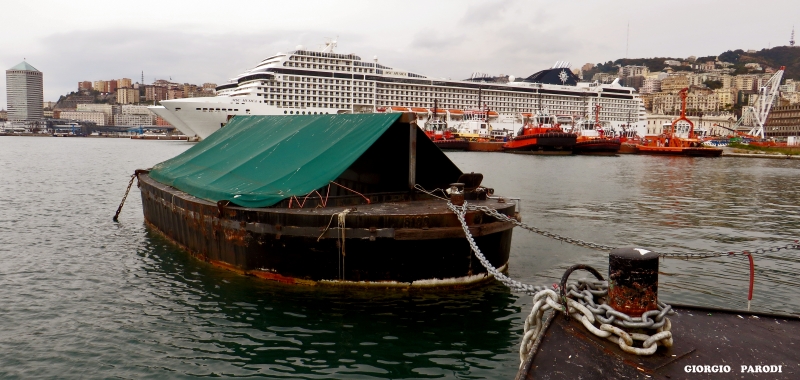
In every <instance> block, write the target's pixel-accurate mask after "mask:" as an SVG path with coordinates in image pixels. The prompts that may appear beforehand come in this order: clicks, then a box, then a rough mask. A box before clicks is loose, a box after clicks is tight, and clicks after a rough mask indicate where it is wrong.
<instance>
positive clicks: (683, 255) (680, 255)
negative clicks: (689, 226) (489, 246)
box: [465, 204, 800, 260]
mask: <svg viewBox="0 0 800 380" xmlns="http://www.w3.org/2000/svg"><path fill="white" fill-rule="evenodd" d="M465 206H466V204H465ZM466 208H467V209H468V210H470V211H482V212H484V213H486V214H487V215H489V216H491V217H494V218H495V219H497V220H500V221H504V222H511V223H514V225H516V226H518V227H521V228H524V229H526V230H528V231H531V232H533V233H536V234H539V235H542V236H545V237H549V238H552V239H555V240H558V241H563V242H565V243H569V244H573V245H577V246H579V247H586V248H590V249H594V250H598V251H611V250H612V249H615V248H617V247H612V246H610V245H604V244H598V243H592V242H588V241H583V240H580V239H573V238H571V237H567V236H562V235H559V234H556V233H553V232H549V231H545V230H543V229H541V228H538V227H534V226H529V225H527V224H525V223H523V222H521V221H519V220H517V219H514V218H512V217H510V216H508V215H505V214H501V213H500V212H498V211H497V210H495V209H493V208H491V207H486V206H472V205H469V206H466ZM790 249H792V250H797V249H800V243H799V242H798V241H797V240H795V241H794V242H793V243H789V244H786V245H782V246H774V247H769V248H759V249H754V250H742V251H717V252H659V253H658V255H659V256H660V257H663V258H675V259H685V260H691V259H707V258H712V257H723V256H736V255H739V256H748V255H752V254H764V253H773V252H779V251H781V250H790Z"/></svg>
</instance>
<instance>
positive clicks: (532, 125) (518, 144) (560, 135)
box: [503, 112, 578, 154]
mask: <svg viewBox="0 0 800 380" xmlns="http://www.w3.org/2000/svg"><path fill="white" fill-rule="evenodd" d="M577 139H578V136H577V135H576V134H574V133H570V132H565V131H564V130H563V129H562V128H561V124H559V123H558V122H557V120H556V117H555V116H553V115H549V114H547V112H543V113H536V114H535V115H533V116H532V117H531V118H530V119H528V118H526V122H525V124H524V125H523V126H522V129H521V130H520V131H519V133H517V135H516V136H514V137H513V138H512V139H511V140H509V141H508V142H506V143H505V144H504V145H503V149H504V150H505V151H510V152H519V153H541V154H571V153H572V148H573V147H574V146H575V142H576V141H577Z"/></svg>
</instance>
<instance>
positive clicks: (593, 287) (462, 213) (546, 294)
mask: <svg viewBox="0 0 800 380" xmlns="http://www.w3.org/2000/svg"><path fill="white" fill-rule="evenodd" d="M447 207H448V208H449V209H450V210H451V211H453V213H455V214H456V216H457V217H458V220H459V222H461V228H462V229H463V230H464V235H465V236H466V238H467V241H468V242H469V245H470V248H472V251H473V252H474V253H475V256H476V257H477V258H478V260H479V261H480V262H481V264H482V265H483V266H484V267H485V268H486V270H487V272H488V273H489V274H491V275H492V276H494V278H496V279H497V280H498V281H500V282H501V283H503V284H504V285H505V286H507V287H508V288H509V289H511V290H512V291H516V292H521V293H526V294H529V295H533V308H532V309H531V312H530V314H529V315H528V317H527V318H526V319H525V328H524V333H523V338H522V342H521V344H520V362H521V363H524V361H525V358H526V357H527V356H528V352H529V351H530V350H531V347H532V346H533V344H534V342H535V341H536V340H537V338H538V337H539V335H541V334H542V333H543V332H544V323H543V321H542V318H543V317H544V313H545V312H546V311H548V310H551V309H552V310H558V311H564V308H565V307H566V308H567V310H568V313H569V314H570V315H571V316H572V317H573V318H575V319H576V320H578V321H580V322H581V323H582V324H583V325H584V326H585V327H586V329H587V330H589V331H590V332H592V333H593V334H595V335H596V336H598V337H600V338H606V339H608V340H610V341H612V342H614V343H616V344H618V345H619V346H620V348H621V349H622V350H623V351H625V352H628V353H631V354H635V355H652V354H653V353H654V352H655V351H656V349H658V345H659V344H660V345H663V346H666V347H671V346H672V333H671V332H670V331H669V330H670V328H671V324H670V322H669V319H668V318H667V317H666V316H667V315H669V314H674V312H673V311H672V307H671V306H669V305H666V304H664V303H662V302H658V310H650V311H646V312H644V313H643V314H642V316H641V317H631V316H629V315H627V314H625V313H623V312H620V311H617V310H614V309H613V308H611V306H609V305H608V304H606V303H605V302H603V301H604V300H605V298H606V296H607V295H608V282H606V281H589V280H586V279H581V280H578V284H577V285H576V284H574V283H572V284H567V285H566V289H565V290H566V298H565V299H564V300H561V301H560V300H559V296H558V294H557V293H556V292H555V291H554V290H552V289H549V288H547V287H545V286H534V285H529V284H525V283H522V282H519V281H516V280H513V279H511V278H509V277H508V276H506V275H505V274H503V273H501V272H500V271H498V270H497V268H495V267H494V266H493V265H492V264H491V263H490V262H489V260H488V259H486V256H484V255H483V253H481V251H480V248H478V245H477V244H476V243H475V239H473V237H472V234H471V233H470V231H469V226H467V221H466V213H467V210H479V209H480V210H481V211H484V212H487V213H489V214H490V215H492V214H494V215H492V216H495V217H496V218H498V219H500V220H504V219H506V218H507V217H506V218H503V217H500V216H501V215H502V214H499V213H492V212H490V211H493V210H489V209H484V208H483V207H481V208H478V207H474V206H469V205H468V204H467V202H464V205H463V206H461V207H458V206H455V205H453V204H452V203H450V202H448V203H447ZM503 216H504V215H503ZM595 297H597V299H598V302H595ZM562 302H563V303H562ZM595 323H599V327H598V326H595ZM622 328H629V329H651V330H652V329H655V330H656V333H655V334H653V335H647V334H641V333H628V332H626V331H625V330H623V329H622ZM634 340H640V341H643V343H642V347H635V346H634V344H633V341H634ZM521 365H522V364H520V366H521Z"/></svg>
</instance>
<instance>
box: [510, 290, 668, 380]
mask: <svg viewBox="0 0 800 380" xmlns="http://www.w3.org/2000/svg"><path fill="white" fill-rule="evenodd" d="M567 290H568V292H567V297H568V298H567V299H566V304H567V307H568V310H569V314H570V315H571V316H572V317H573V318H575V319H576V320H578V321H580V322H581V323H582V324H583V325H584V327H586V329H587V330H589V331H590V332H591V333H592V334H594V335H596V336H598V337H600V338H605V339H608V340H609V341H611V342H614V343H615V344H617V345H619V347H620V349H622V350H623V351H625V352H628V353H631V354H634V355H652V354H653V353H655V352H656V350H657V349H658V345H663V346H665V347H672V343H673V341H672V332H671V331H670V329H671V328H672V324H671V323H670V321H669V318H667V317H666V316H667V315H670V314H674V312H673V311H672V307H671V306H669V305H666V304H664V303H661V302H659V303H658V310H651V311H647V312H645V313H643V314H642V316H641V317H631V316H629V315H627V314H625V313H622V312H619V311H616V310H614V309H612V308H611V307H610V306H608V305H607V304H606V303H604V302H603V300H604V299H605V297H606V296H607V295H608V283H607V282H606V281H593V280H587V279H580V280H578V283H577V284H574V283H571V284H568V285H567ZM595 297H598V302H599V304H598V303H597V302H595ZM548 310H556V311H564V305H563V304H560V303H559V300H558V294H557V293H556V292H555V291H553V290H550V289H545V290H542V291H540V292H538V293H536V294H535V295H534V296H533V307H532V308H531V312H530V314H528V317H527V318H526V319H525V328H524V333H523V337H522V342H521V343H520V348H519V358H520V367H521V366H522V363H524V362H525V358H527V357H528V354H529V352H530V350H531V348H532V347H533V344H534V343H535V342H536V340H537V339H538V338H539V336H540V335H542V334H543V333H544V323H543V317H544V313H545V312H546V311H548ZM596 324H599V326H597V325H596ZM622 328H628V329H631V328H635V329H650V330H655V333H654V334H653V335H648V334H641V333H629V332H627V331H625V330H623V329H622ZM634 340H639V341H642V342H643V343H642V347H635V346H634V344H633V341H634Z"/></svg>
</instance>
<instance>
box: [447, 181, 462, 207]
mask: <svg viewBox="0 0 800 380" xmlns="http://www.w3.org/2000/svg"><path fill="white" fill-rule="evenodd" d="M450 203H452V204H454V205H456V206H462V205H463V204H464V184H463V183H459V182H457V183H451V184H450Z"/></svg>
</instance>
